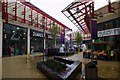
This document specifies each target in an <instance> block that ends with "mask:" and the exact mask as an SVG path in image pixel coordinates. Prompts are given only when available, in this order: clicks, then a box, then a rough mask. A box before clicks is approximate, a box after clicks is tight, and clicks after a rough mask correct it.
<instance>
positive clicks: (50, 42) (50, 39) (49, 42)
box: [46, 33, 53, 48]
mask: <svg viewBox="0 0 120 80" xmlns="http://www.w3.org/2000/svg"><path fill="white" fill-rule="evenodd" d="M46 48H53V37H52V35H51V34H48V33H46Z"/></svg>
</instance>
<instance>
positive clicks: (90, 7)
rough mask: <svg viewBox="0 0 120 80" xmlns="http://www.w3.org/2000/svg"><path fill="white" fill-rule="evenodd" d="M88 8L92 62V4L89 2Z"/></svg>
mask: <svg viewBox="0 0 120 80" xmlns="http://www.w3.org/2000/svg"><path fill="white" fill-rule="evenodd" d="M89 9H90V17H89V18H90V33H91V52H92V55H91V57H92V58H91V61H92V62H93V45H92V39H93V38H92V13H91V10H92V6H91V4H89Z"/></svg>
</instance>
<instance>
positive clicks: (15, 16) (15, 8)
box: [13, 2, 17, 21]
mask: <svg viewBox="0 0 120 80" xmlns="http://www.w3.org/2000/svg"><path fill="white" fill-rule="evenodd" d="M13 12H15V14H14V16H13V20H15V21H16V20H17V2H15V7H14V8H13Z"/></svg>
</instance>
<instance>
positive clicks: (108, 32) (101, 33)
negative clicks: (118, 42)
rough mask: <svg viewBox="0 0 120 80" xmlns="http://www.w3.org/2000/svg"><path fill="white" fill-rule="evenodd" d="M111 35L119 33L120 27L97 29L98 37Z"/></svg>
mask: <svg viewBox="0 0 120 80" xmlns="http://www.w3.org/2000/svg"><path fill="white" fill-rule="evenodd" d="M113 35H120V28H113V29H107V30H102V31H97V36H98V37H104V36H113Z"/></svg>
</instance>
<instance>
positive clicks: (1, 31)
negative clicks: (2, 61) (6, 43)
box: [0, 12, 3, 57]
mask: <svg viewBox="0 0 120 80" xmlns="http://www.w3.org/2000/svg"><path fill="white" fill-rule="evenodd" d="M2 39H3V22H2V12H0V57H2V43H3V40H2Z"/></svg>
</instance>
